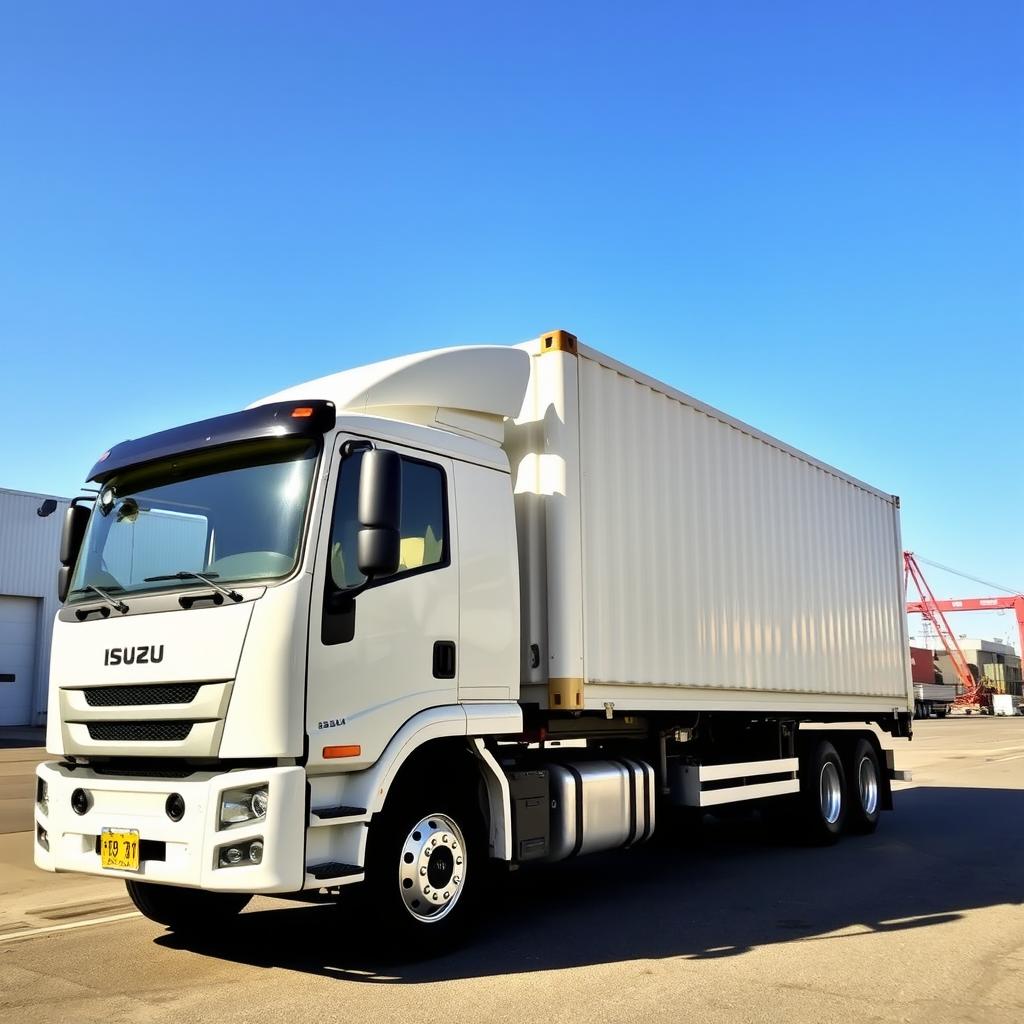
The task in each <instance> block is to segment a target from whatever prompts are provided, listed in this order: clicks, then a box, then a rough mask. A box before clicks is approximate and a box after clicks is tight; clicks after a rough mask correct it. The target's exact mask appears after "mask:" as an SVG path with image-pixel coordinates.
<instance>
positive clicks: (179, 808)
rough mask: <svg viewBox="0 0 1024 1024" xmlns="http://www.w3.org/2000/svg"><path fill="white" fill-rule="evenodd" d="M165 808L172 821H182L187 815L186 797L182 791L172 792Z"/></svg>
mask: <svg viewBox="0 0 1024 1024" xmlns="http://www.w3.org/2000/svg"><path fill="white" fill-rule="evenodd" d="M164 810H165V811H166V812H167V817H168V818H170V819H171V821H181V819H182V818H184V817H185V798H184V797H183V796H182V795H181V794H180V793H172V794H171V795H170V796H169V797H168V798H167V803H165V804H164Z"/></svg>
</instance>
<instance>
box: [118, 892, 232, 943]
mask: <svg viewBox="0 0 1024 1024" xmlns="http://www.w3.org/2000/svg"><path fill="white" fill-rule="evenodd" d="M124 884H125V887H126V888H127V889H128V895H129V896H130V897H131V900H132V903H134V904H135V906H136V907H138V909H139V910H140V911H141V912H142V915H143V916H144V917H148V918H149V919H150V921H155V922H156V923H157V924H162V925H165V926H166V927H168V928H170V929H171V931H176V932H187V931H193V932H195V931H199V930H203V931H208V930H210V929H211V928H212V929H216V928H217V927H218V925H220V926H223V925H224V924H226V923H227V922H228V921H231V920H233V919H234V918H235V917H237V915H238V914H239V913H241V911H242V910H243V909H244V907H245V905H246V904H247V903H248V902H249V900H251V899H252V897H251V896H247V895H242V894H237V893H227V892H206V891H204V890H202V889H183V888H181V887H180V886H176V885H156V884H155V883H153V882H129V881H125V883H124Z"/></svg>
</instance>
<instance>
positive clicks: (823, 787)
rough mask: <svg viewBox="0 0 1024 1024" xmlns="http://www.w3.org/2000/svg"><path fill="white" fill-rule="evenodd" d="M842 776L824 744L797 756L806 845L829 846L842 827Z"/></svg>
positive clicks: (832, 750) (838, 763) (844, 791)
mask: <svg viewBox="0 0 1024 1024" xmlns="http://www.w3.org/2000/svg"><path fill="white" fill-rule="evenodd" d="M848 802H849V801H848V799H847V786H846V772H845V771H844V770H843V762H842V759H841V758H840V757H839V754H838V752H837V751H836V748H835V747H834V746H833V745H832V744H831V743H830V742H829V741H828V740H819V741H818V742H817V743H814V744H812V745H809V746H808V747H807V748H806V749H805V752H804V753H803V754H801V756H800V811H801V814H800V817H801V819H802V823H803V834H804V838H805V839H806V840H807V842H809V843H811V844H812V845H815V846H830V845H831V844H832V843H835V842H837V841H838V839H839V837H840V836H841V835H842V833H843V828H844V826H845V825H846V813H847V804H848Z"/></svg>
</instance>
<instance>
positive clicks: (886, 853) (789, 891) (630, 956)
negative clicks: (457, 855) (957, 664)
mask: <svg viewBox="0 0 1024 1024" xmlns="http://www.w3.org/2000/svg"><path fill="white" fill-rule="evenodd" d="M896 801H897V811H896V813H895V814H886V815H884V816H883V818H882V822H881V825H880V826H879V830H878V832H877V833H876V834H875V835H873V836H866V837H856V836H851V837H845V838H844V839H843V840H842V841H841V842H840V843H839V844H838V845H837V846H835V847H831V848H824V849H821V848H806V847H799V846H793V845H790V844H787V843H784V842H783V841H781V840H779V839H776V838H773V836H772V834H771V832H770V831H769V830H768V829H767V828H765V827H764V826H762V825H761V824H759V823H758V822H757V821H756V820H753V819H749V820H736V821H723V822H716V823H714V824H712V825H709V826H706V827H705V829H703V830H702V835H701V837H700V839H699V840H698V841H694V840H693V839H692V837H691V838H690V839H689V840H686V841H682V840H681V841H676V840H674V839H672V838H670V839H668V840H663V841H661V842H656V843H655V844H652V845H649V846H647V847H645V848H643V849H640V850H634V851H624V852H620V853H615V854H605V855H600V856H595V857H590V858H584V859H581V860H580V861H578V862H576V863H568V864H561V865H557V866H553V867H549V868H539V869H534V870H525V869H524V870H522V871H519V872H516V873H514V874H513V875H511V876H510V877H509V878H508V880H507V881H506V882H504V883H503V884H501V885H500V886H498V887H496V890H495V892H494V894H493V898H492V907H491V909H490V910H489V911H488V912H487V913H486V914H485V916H484V920H483V922H482V924H481V927H480V929H479V931H478V934H477V935H476V937H475V939H474V940H473V941H472V942H470V943H469V944H467V946H465V947H464V948H463V949H461V950H459V951H456V952H453V953H449V954H446V955H443V956H438V957H436V958H433V959H424V960H420V961H418V962H403V963H398V962H394V961H390V960H388V959H387V958H385V957H383V956H379V955H374V954H373V953H371V952H369V951H368V950H367V948H366V946H365V943H364V942H362V941H361V938H360V936H361V934H363V931H364V930H363V929H361V928H360V925H359V920H358V919H357V918H355V917H354V916H353V913H354V911H353V908H351V907H347V906H346V903H345V902H343V903H342V904H341V905H340V906H335V905H327V906H309V905H301V906H296V905H294V904H293V905H291V906H289V905H287V904H282V909H267V910H262V909H258V910H254V911H251V912H248V913H246V914H244V915H243V916H242V918H240V920H239V924H238V927H237V929H236V930H234V931H232V933H231V934H230V936H223V937H221V938H218V939H212V938H211V939H209V940H203V939H196V938H190V939H188V940H185V939H182V938H178V937H177V936H174V935H170V934H166V935H162V936H161V937H160V938H158V939H157V940H156V942H157V943H158V944H160V945H163V946H167V947H170V948H188V949H189V950H191V951H193V952H195V953H199V954H202V955H205V956H208V957H212V958H216V959H221V960H226V961H236V962H239V963H245V964H249V965H253V966H265V967H278V968H281V967H283V968H286V969H291V970H294V971H300V972H305V973H310V974H316V975H320V976H323V977H336V978H339V979H346V980H349V981H357V982H362V983H371V984H400V983H406V984H408V983H423V982H433V981H438V980H449V979H455V978H472V977H492V976H495V975H503V974H522V973H527V972H531V971H548V970H557V969H560V968H566V967H580V966H586V965H593V964H603V963H613V962H618V961H623V960H638V959H661V958H667V957H682V958H685V959H691V960H702V959H709V958H720V957H731V956H740V955H742V954H743V953H745V952H747V951H748V950H752V949H755V948H757V947H760V946H766V945H771V944H776V943H785V942H807V941H822V940H827V939H828V938H829V937H830V936H831V934H832V933H833V932H836V931H840V930H847V931H848V934H849V935H850V936H851V937H849V938H846V939H844V941H848V942H853V943H856V941H857V938H856V936H857V935H858V934H870V933H873V932H882V931H909V930H912V929H916V928H928V927H931V926H933V925H937V924H943V923H945V922H949V921H954V920H957V919H958V918H960V917H961V916H963V913H964V912H965V911H968V910H971V909H974V908H979V907H987V906H994V905H998V904H1018V905H1019V904H1020V903H1022V902H1024V899H1022V895H1024V884H1022V878H1021V875H1020V872H1019V869H1018V868H1017V867H1016V863H1015V861H1014V858H1013V851H1014V850H1018V849H1020V848H1021V846H1022V844H1024V790H1002V789H953V788H919V789H911V790H906V791H904V792H901V793H898V794H897V795H896ZM424 955H425V956H427V957H429V955H430V951H429V950H424Z"/></svg>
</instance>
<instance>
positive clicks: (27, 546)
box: [0, 489, 68, 724]
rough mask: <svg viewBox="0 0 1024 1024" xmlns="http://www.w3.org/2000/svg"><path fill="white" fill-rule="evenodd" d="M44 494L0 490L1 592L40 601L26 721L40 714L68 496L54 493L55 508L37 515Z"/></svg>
mask: <svg viewBox="0 0 1024 1024" xmlns="http://www.w3.org/2000/svg"><path fill="white" fill-rule="evenodd" d="M46 498H47V495H43V494H31V493H27V492H24V491H12V490H5V489H0V594H5V595H9V596H13V597H32V598H38V599H39V601H40V605H41V613H40V618H39V623H38V627H37V633H38V637H37V648H36V659H35V676H36V678H35V680H34V684H33V698H32V710H33V722H32V723H31V724H36V723H39V722H41V721H43V720H44V719H45V712H46V692H47V685H48V680H49V675H50V637H51V635H52V632H53V620H54V617H55V616H56V614H57V610H58V609H59V608H60V603H59V602H58V601H57V568H58V565H57V558H58V554H59V551H60V530H61V524H62V523H63V521H64V510H65V509H66V508H67V506H68V502H67V499H64V498H58V499H56V500H57V509H56V511H54V512H52V513H51V514H50V515H49V516H46V517H45V518H44V517H41V516H39V515H37V514H36V510H37V509H38V508H39V506H40V505H41V503H42V502H43V501H44V500H45V499H46Z"/></svg>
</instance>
